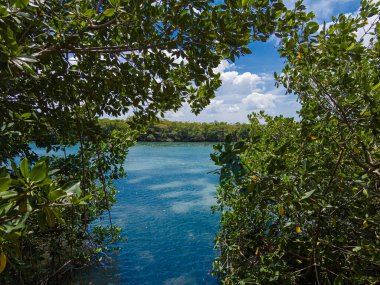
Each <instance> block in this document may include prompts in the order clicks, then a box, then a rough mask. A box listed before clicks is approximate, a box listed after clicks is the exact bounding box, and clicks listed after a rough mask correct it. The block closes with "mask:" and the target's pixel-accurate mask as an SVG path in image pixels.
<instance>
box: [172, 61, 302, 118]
mask: <svg viewBox="0 0 380 285" xmlns="http://www.w3.org/2000/svg"><path fill="white" fill-rule="evenodd" d="M214 71H215V72H219V73H220V79H221V80H222V85H221V87H220V88H219V89H218V90H217V92H216V98H214V99H212V100H211V102H210V104H209V105H208V106H207V107H206V108H205V109H204V110H203V111H202V112H201V114H200V115H199V116H198V117H195V116H194V115H192V114H191V112H190V107H189V106H188V105H185V106H184V107H183V108H181V109H180V110H179V111H178V112H177V113H173V112H168V113H167V114H166V118H168V119H172V120H182V121H187V120H188V121H198V122H202V121H206V122H212V121H215V120H216V121H227V122H230V123H234V122H242V121H245V122H247V121H248V119H247V115H248V114H250V113H252V112H254V111H255V112H257V111H260V110H264V111H266V112H267V113H269V114H278V113H282V114H286V115H289V116H292V115H295V112H296V110H297V108H296V106H295V105H294V104H289V102H288V101H289V98H290V97H287V98H288V99H282V98H283V97H282V96H281V95H276V94H278V93H277V92H280V93H281V92H282V91H281V90H278V89H274V79H273V77H272V76H271V75H268V74H255V73H252V72H239V68H238V67H236V66H235V65H234V64H233V63H229V62H228V61H222V62H221V63H220V65H219V66H218V67H217V68H215V69H214ZM268 90H269V91H268ZM271 90H272V91H271ZM290 101H291V102H293V103H294V102H295V97H293V98H290Z"/></svg>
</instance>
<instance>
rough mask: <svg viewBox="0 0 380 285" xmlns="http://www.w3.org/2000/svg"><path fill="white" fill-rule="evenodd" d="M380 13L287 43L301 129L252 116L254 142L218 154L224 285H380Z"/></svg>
mask: <svg viewBox="0 0 380 285" xmlns="http://www.w3.org/2000/svg"><path fill="white" fill-rule="evenodd" d="M379 5H380V4H379V3H371V2H368V1H362V8H361V10H360V12H359V13H358V15H340V16H339V17H337V18H334V19H333V22H332V23H331V24H328V25H327V24H326V25H324V26H323V27H322V29H321V30H320V32H319V33H316V32H317V31H318V25H317V24H316V23H314V22H307V23H305V25H303V26H302V27H300V28H299V29H294V30H293V31H292V32H291V33H289V34H288V36H286V37H284V38H282V43H281V48H280V53H281V55H282V56H284V57H286V60H287V62H286V66H285V68H284V70H283V73H282V74H281V75H278V76H277V78H278V80H279V83H282V84H283V85H284V86H285V87H286V88H287V91H288V92H293V93H294V94H296V95H297V96H298V98H299V101H300V103H301V106H302V107H301V110H300V113H299V114H300V121H299V122H296V121H294V120H293V119H286V118H282V117H276V118H272V117H268V116H265V115H263V114H261V115H252V116H251V117H250V120H251V137H250V138H249V139H248V140H245V141H240V142H237V143H232V142H226V143H225V144H224V145H219V146H216V148H215V150H216V152H215V153H214V154H213V156H212V157H213V159H214V161H215V163H216V164H217V165H220V166H221V170H220V171H221V173H220V188H219V190H218V207H217V208H216V210H219V211H221V213H222V222H221V229H220V232H219V234H218V237H217V239H216V244H217V246H218V248H219V249H220V255H219V257H218V258H217V259H216V261H215V263H214V266H215V271H216V273H217V274H218V275H219V276H220V278H221V279H222V280H223V283H224V284H238V283H239V284H252V283H257V284H268V283H279V284H290V283H293V284H375V283H378V282H379V281H380V275H379V272H380V250H379V249H380V239H379V232H380V226H379V225H380V214H379V213H380V211H379V208H380V203H379V202H380V200H379V199H380V196H379V195H380V192H379V185H380V173H379V169H380V160H379V159H380V152H379V143H380V139H379V132H380V124H379V112H380V105H379V102H380V100H379V96H380V88H379V86H380V85H379V81H380V74H379V68H378V67H379V48H380V42H379V39H380V37H379V16H378V15H379V7H380V6H379ZM375 27H376V28H375ZM363 28H364V35H363V36H358V34H359V32H360V31H362V29H363ZM283 36H284V35H283ZM369 38H370V39H369ZM263 120H264V121H263Z"/></svg>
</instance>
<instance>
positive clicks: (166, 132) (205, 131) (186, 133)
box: [99, 119, 249, 142]
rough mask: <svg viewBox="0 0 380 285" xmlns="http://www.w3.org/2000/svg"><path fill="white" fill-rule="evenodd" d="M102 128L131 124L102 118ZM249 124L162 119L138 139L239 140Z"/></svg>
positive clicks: (162, 140)
mask: <svg viewBox="0 0 380 285" xmlns="http://www.w3.org/2000/svg"><path fill="white" fill-rule="evenodd" d="M99 123H100V126H101V128H102V129H103V130H104V131H105V132H106V133H108V132H110V131H112V130H120V131H124V132H128V131H130V125H129V124H128V122H126V121H123V120H109V119H101V120H100V121H99ZM248 127H249V125H248V124H240V123H236V124H228V123H224V122H213V123H195V122H173V121H167V120H160V121H159V122H156V123H149V124H148V125H147V126H146V129H145V131H143V132H141V133H140V134H139V135H138V136H137V140H138V141H151V142H172V141H175V142H177V141H180V142H204V141H206V142H221V141H224V139H225V137H226V136H230V137H231V138H232V140H234V141H237V140H240V139H244V138H247V137H248Z"/></svg>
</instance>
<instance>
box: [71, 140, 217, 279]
mask: <svg viewBox="0 0 380 285" xmlns="http://www.w3.org/2000/svg"><path fill="white" fill-rule="evenodd" d="M211 152H212V144H207V143H141V144H138V145H136V146H134V147H132V148H131V149H130V151H129V154H128V157H127V160H126V163H125V167H126V170H127V174H128V177H127V178H125V179H120V180H117V181H116V182H115V185H116V187H117V188H118V190H119V193H118V195H117V198H118V201H117V203H116V204H115V205H114V207H113V209H112V216H113V220H114V223H116V224H117V225H118V226H120V227H122V228H123V233H124V235H125V237H127V238H128V242H125V243H120V244H119V245H118V246H120V247H121V251H120V253H119V255H117V256H116V257H113V261H112V264H111V265H112V266H109V267H108V268H107V269H100V268H96V269H88V270H85V271H83V272H81V274H80V276H78V279H77V281H76V282H74V284H89V282H92V283H93V284H138V285H140V284H141V285H142V284H155V285H157V284H171V285H185V284H218V282H217V281H216V279H215V278H213V277H212V276H211V275H210V270H211V268H212V261H213V258H214V256H215V252H214V250H213V240H214V236H215V233H216V232H217V230H218V222H219V216H218V215H216V214H212V213H211V210H210V206H211V205H214V204H215V198H214V195H215V190H216V185H217V183H218V177H217V176H216V175H213V174H209V172H210V171H213V170H215V166H214V165H213V163H212V162H211V161H210V153H211Z"/></svg>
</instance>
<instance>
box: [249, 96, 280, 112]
mask: <svg viewBox="0 0 380 285" xmlns="http://www.w3.org/2000/svg"><path fill="white" fill-rule="evenodd" d="M279 98H280V97H279V96H277V95H273V94H271V93H267V94H263V93H257V92H252V93H251V94H249V95H248V96H247V97H245V98H243V99H242V103H243V104H244V105H245V106H246V109H248V110H253V111H260V110H273V109H274V108H275V107H276V102H278V101H279V100H280V99H279Z"/></svg>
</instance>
